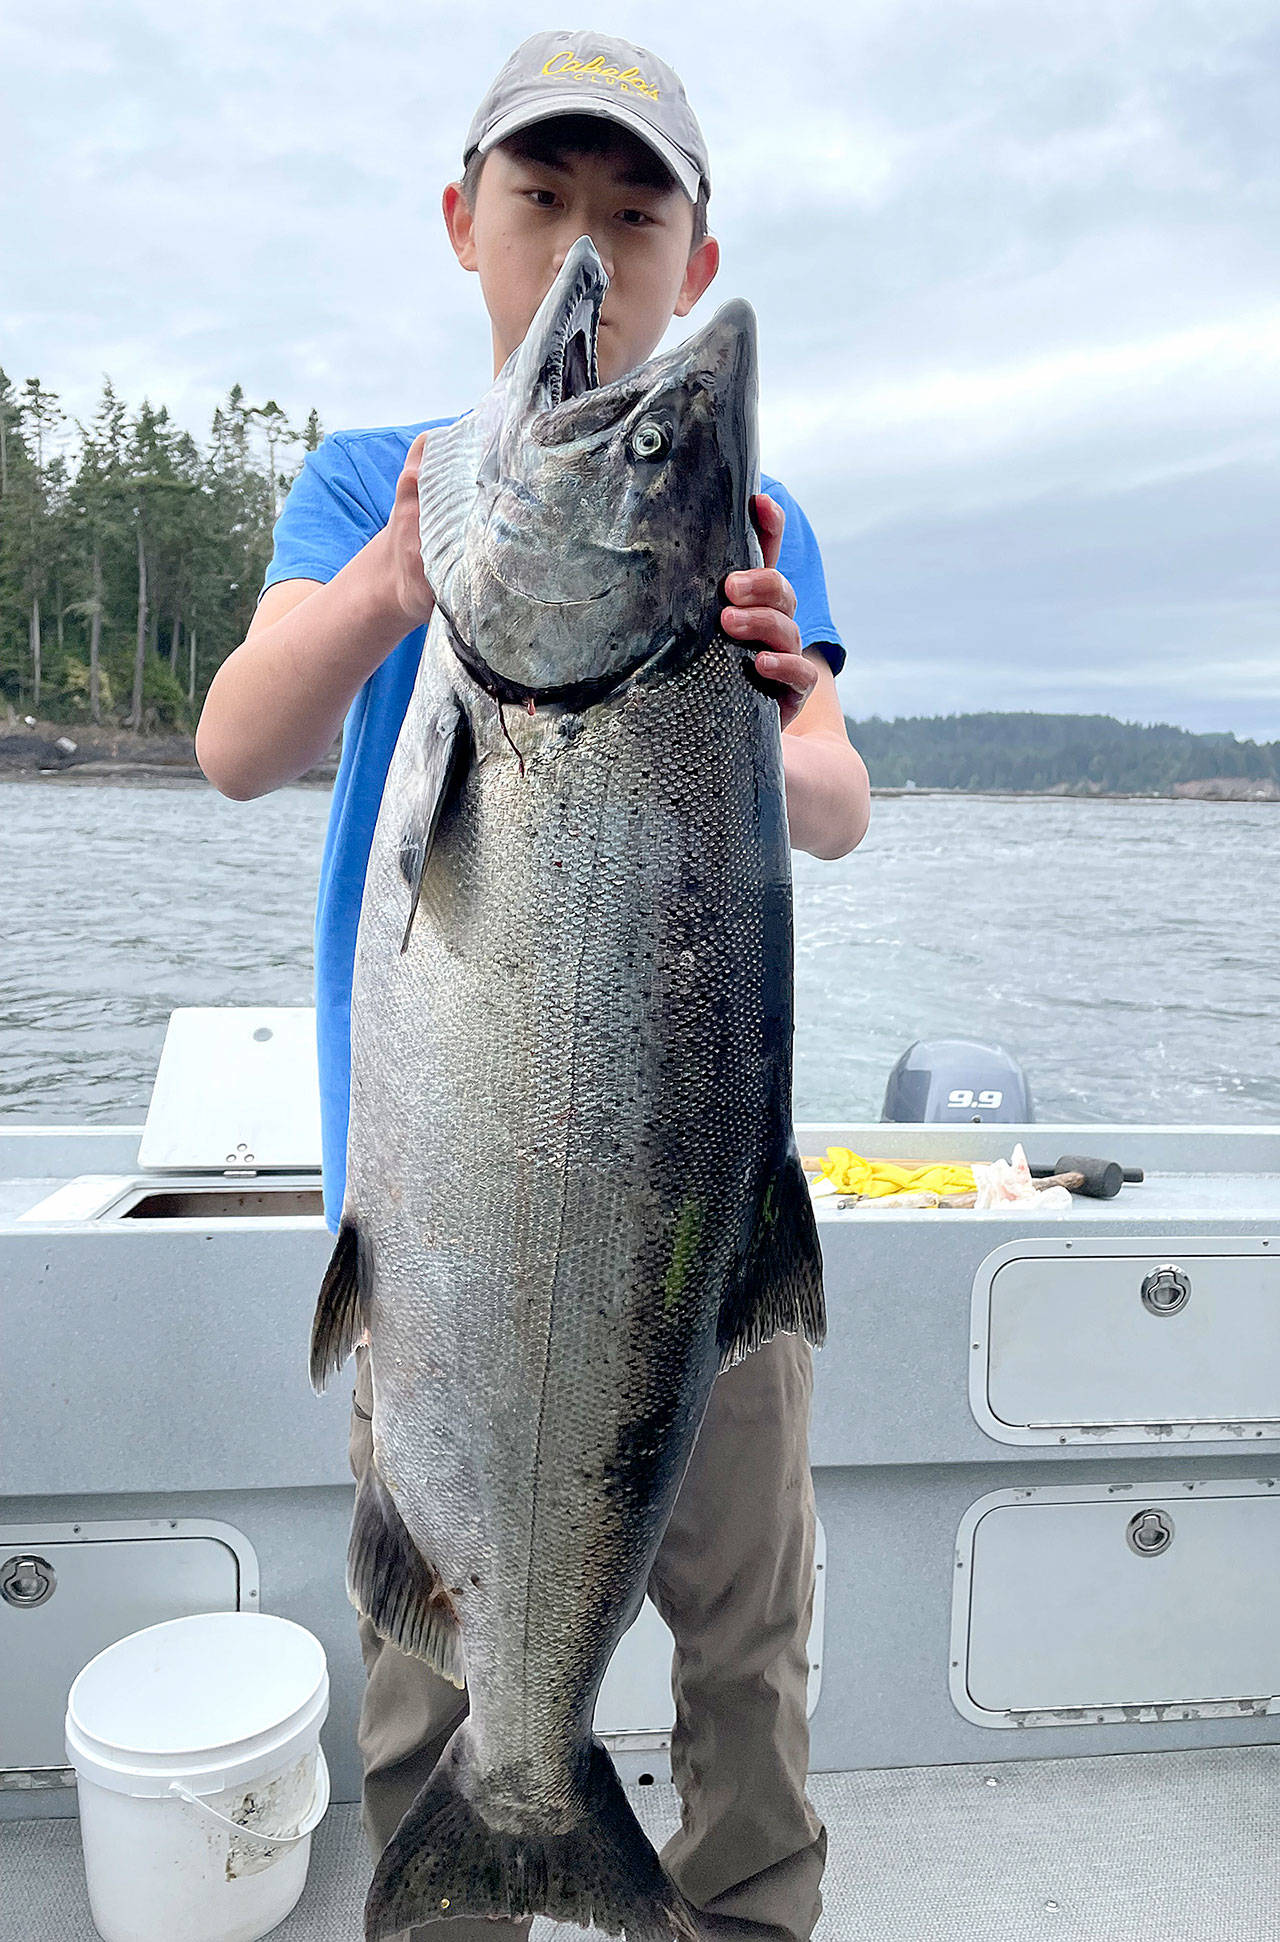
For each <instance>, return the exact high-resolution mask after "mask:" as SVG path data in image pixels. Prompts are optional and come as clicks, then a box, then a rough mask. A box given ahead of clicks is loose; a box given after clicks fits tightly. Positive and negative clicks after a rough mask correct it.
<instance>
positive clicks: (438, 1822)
mask: <svg viewBox="0 0 1280 1942" xmlns="http://www.w3.org/2000/svg"><path fill="white" fill-rule="evenodd" d="M469 1759H470V1745H469V1741H468V1737H467V1729H466V1726H465V1723H464V1725H463V1726H461V1727H460V1728H459V1729H458V1731H457V1732H456V1733H455V1734H454V1736H453V1739H452V1740H451V1741H450V1742H449V1746H448V1748H447V1749H446V1751H445V1754H444V1757H443V1758H442V1759H441V1761H440V1763H439V1765H438V1766H437V1767H436V1770H435V1772H434V1773H433V1774H432V1776H431V1778H430V1780H428V1782H427V1784H426V1786H425V1787H424V1788H423V1789H422V1791H421V1793H420V1794H419V1795H418V1797H417V1799H416V1800H415V1801H414V1803H413V1806H412V1807H411V1808H410V1809H409V1811H408V1813H407V1814H406V1815H405V1817H404V1819H403V1820H402V1821H401V1823H400V1825H399V1827H398V1828H397V1829H396V1831H395V1833H394V1835H393V1836H392V1837H391V1840H390V1842H389V1843H388V1844H387V1847H386V1848H385V1849H384V1851H383V1854H382V1858H381V1860H380V1861H379V1863H378V1866H377V1870H376V1872H375V1874H374V1877H373V1881H372V1884H371V1886H370V1888H369V1895H368V1899H367V1901H366V1902H365V1914H364V1919H365V1942H388V1938H390V1937H391V1936H394V1935H397V1934H398V1932H399V1931H400V1930H402V1929H410V1930H411V1931H412V1932H413V1933H414V1934H416V1933H417V1932H418V1927H419V1925H420V1924H425V1923H435V1922H440V1923H442V1924H445V1925H447V1924H448V1923H449V1922H451V1921H454V1920H456V1919H457V1918H458V1917H460V1916H471V1917H472V1918H473V1919H474V1918H476V1917H484V1916H506V1917H507V1918H508V1920H517V1921H518V1920H519V1919H520V1917H521V1916H523V1915H549V1916H551V1917H552V1918H553V1920H556V1921H560V1922H575V1923H577V1924H578V1925H579V1927H581V1928H589V1927H590V1926H591V1925H592V1924H593V1923H594V1925H595V1926H596V1927H597V1928H600V1929H603V1930H605V1931H606V1933H608V1934H610V1935H619V1934H621V1935H625V1936H626V1938H627V1942H697V1938H698V1936H699V1934H700V1932H701V1931H700V1930H699V1928H698V1926H697V1922H696V1917H695V1913H694V1910H693V1909H691V1908H690V1907H689V1904H688V1903H687V1902H686V1901H685V1899H684V1897H683V1896H682V1895H681V1894H680V1891H679V1890H678V1889H677V1888H676V1886H675V1884H674V1883H673V1882H672V1881H671V1879H670V1877H669V1876H668V1875H667V1874H666V1872H665V1871H664V1869H663V1866H662V1863H661V1862H660V1861H659V1860H658V1857H657V1855H656V1854H655V1853H654V1851H653V1849H652V1847H651V1846H650V1845H649V1840H648V1837H647V1836H646V1834H645V1832H644V1829H643V1828H642V1827H641V1825H640V1823H639V1821H638V1820H637V1819H636V1817H635V1814H634V1813H633V1812H632V1809H631V1805H630V1803H629V1802H628V1800H627V1796H626V1794H625V1793H624V1791H623V1787H622V1782H621V1781H620V1780H619V1779H618V1776H617V1774H616V1773H615V1772H614V1769H613V1763H612V1762H611V1760H610V1759H609V1756H608V1754H607V1753H606V1752H605V1750H604V1748H603V1747H602V1746H601V1745H600V1743H599V1741H598V1740H592V1741H591V1742H590V1745H589V1748H588V1749H587V1751H586V1758H585V1760H584V1762H583V1767H582V1772H581V1779H580V1782H579V1789H578V1790H575V1791H580V1798H579V1799H577V1800H575V1801H573V1802H572V1804H571V1805H570V1804H569V1803H566V1806H565V1808H564V1809H562V1810H561V1812H560V1814H559V1815H558V1817H557V1818H558V1819H559V1820H560V1821H561V1825H560V1826H559V1827H556V1828H547V1829H546V1830H544V1831H540V1830H539V1829H537V1828H536V1827H532V1826H530V1827H527V1828H523V1829H513V1828H510V1827H492V1826H490V1825H489V1823H488V1822H487V1821H486V1820H485V1818H484V1816H483V1814H482V1813H481V1811H480V1809H479V1807H478V1806H477V1804H476V1803H475V1802H474V1801H473V1800H472V1799H470V1798H469V1797H468V1794H467V1791H466V1788H467V1784H468V1781H469V1779H470V1774H469V1771H468V1763H469ZM574 1808H577V1809H579V1810H580V1814H579V1816H577V1817H575V1818H574V1819H573V1822H572V1825H571V1826H569V1827H567V1828H566V1827H564V1826H563V1819H564V1817H565V1814H566V1812H572V1810H573V1809H574ZM448 1936H449V1929H448V1927H447V1926H443V1927H442V1929H441V1942H448Z"/></svg>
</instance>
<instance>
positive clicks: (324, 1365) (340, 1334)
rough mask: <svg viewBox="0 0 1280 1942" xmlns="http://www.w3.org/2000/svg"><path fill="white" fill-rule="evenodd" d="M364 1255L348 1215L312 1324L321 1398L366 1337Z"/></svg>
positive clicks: (314, 1381)
mask: <svg viewBox="0 0 1280 1942" xmlns="http://www.w3.org/2000/svg"><path fill="white" fill-rule="evenodd" d="M361 1253H362V1249H361V1244H360V1235H359V1231H358V1229H357V1227H356V1223H355V1222H354V1221H353V1220H351V1219H349V1218H348V1217H347V1216H346V1215H345V1214H344V1215H343V1218H342V1223H341V1225H340V1227H339V1229H338V1238H337V1241H336V1243H335V1245H334V1250H333V1253H332V1255H331V1256H330V1259H329V1265H328V1267H327V1268H326V1270H325V1276H324V1280H323V1281H322V1282H321V1284H320V1294H319V1297H318V1299H317V1301H316V1312H315V1319H314V1321H313V1322H312V1324H311V1387H312V1388H313V1389H314V1390H315V1392H316V1394H317V1395H319V1394H320V1392H321V1390H322V1389H323V1388H324V1386H325V1383H326V1382H327V1381H328V1380H329V1377H330V1376H332V1375H336V1374H337V1372H338V1370H339V1369H340V1368H341V1367H342V1365H343V1363H344V1362H345V1361H346V1359H347V1357H348V1356H349V1355H350V1354H351V1352H352V1350H353V1349H354V1348H355V1346H356V1343H357V1342H358V1341H359V1340H360V1338H361V1336H362V1335H363V1334H364V1330H365V1322H366V1319H367V1317H366V1315H365V1287H366V1286H367V1274H366V1273H364V1272H363V1271H362V1266H361Z"/></svg>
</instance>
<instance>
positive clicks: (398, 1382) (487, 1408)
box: [312, 238, 823, 1942]
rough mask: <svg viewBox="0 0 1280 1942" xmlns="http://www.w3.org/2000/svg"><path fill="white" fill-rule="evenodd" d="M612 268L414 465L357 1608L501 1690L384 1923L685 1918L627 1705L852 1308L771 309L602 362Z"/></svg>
mask: <svg viewBox="0 0 1280 1942" xmlns="http://www.w3.org/2000/svg"><path fill="white" fill-rule="evenodd" d="M605 288H606V279H605V276H604V272H603V270H602V268H601V266H600V263H599V260H598V258H597V257H596V254H595V252H594V250H593V249H592V246H591V244H590V242H589V241H588V240H587V239H586V238H583V239H581V241H580V242H579V243H577V244H576V245H575V246H574V249H573V251H572V252H571V253H570V255H569V257H568V259H567V260H566V262H565V265H564V267H563V270H562V271H561V273H560V276H559V277H558V278H557V280H556V283H555V285H554V287H553V289H552V290H551V291H550V293H549V295H548V297H547V299H546V301H545V303H544V304H543V306H542V309H541V310H540V311H539V313H538V316H537V318H536V319H535V320H534V323H533V325H532V326H531V328H530V331H529V333H528V336H527V337H526V339H525V342H524V344H523V345H522V347H521V349H520V350H519V351H518V352H517V353H516V354H515V356H514V357H513V358H512V359H511V361H510V362H509V363H508V365H507V366H506V367H505V368H504V370H503V372H502V374H501V375H500V377H499V379H498V381H497V382H496V384H495V386H494V389H493V391H492V392H491V393H490V394H489V395H488V397H487V398H486V399H485V400H484V401H483V403H482V404H481V405H480V406H479V407H478V408H477V410H476V411H475V412H473V413H471V414H468V416H467V417H466V418H464V419H462V420H460V421H459V422H458V423H457V424H456V425H455V426H453V427H451V428H449V429H448V430H447V431H443V432H441V433H437V434H430V435H429V436H428V441H427V447H426V451H425V454H424V459H423V467H422V474H421V479H420V487H419V496H420V506H421V523H422V541H423V559H424V564H425V567H426V571H427V575H428V578H429V580H430V582H431V584H432V587H433V588H434V590H435V592H436V596H437V609H436V614H435V617H434V618H433V620H432V623H431V628H430V630H429V634H428V638H427V644H426V648H425V650H424V654H423V659H422V665H421V668H420V671H419V675H418V680H417V685H416V687H415V690H414V695H413V698H412V701H411V703H410V706H409V710H408V713H407V715H406V719H405V723H404V727H403V730H402V732H401V735H400V739H399V742H398V744H397V747H396V752H395V755H394V758H393V760H392V764H391V768H390V772H389V775H388V778H387V784H386V789H385V792H384V796H383V801H382V808H381V812H380V815H379V820H378V826H377V831H376V834H375V838H374V842H373V846H372V851H371V854H370V859H369V869H368V875H367V879H366V884H365V891H364V900H363V904H362V908H361V917H360V930H359V939H358V944H357V953H356V966H355V977H354V984H353V996H352V1041H351V1121H350V1136H349V1148H348V1179H347V1200H346V1206H345V1209H344V1216H343V1226H342V1231H341V1234H340V1236H339V1240H338V1244H337V1247H336V1249H335V1253H334V1259H333V1262H332V1264H331V1266H330V1269H329V1273H328V1275H327V1277H326V1280H325V1285H324V1288H323V1289H322V1291H321V1296H320V1302H319V1306H318V1309H317V1315H316V1324H315V1330H314V1333H313V1344H312V1374H313V1380H314V1381H315V1382H316V1384H317V1386H319V1385H320V1384H321V1383H322V1382H323V1380H324V1379H325V1377H326V1375H327V1374H328V1373H329V1372H331V1371H332V1370H333V1369H335V1368H336V1367H338V1366H339V1365H340V1363H341V1361H342V1360H343V1359H344V1357H345V1356H346V1354H347V1353H348V1352H349V1351H350V1348H351V1347H352V1345H353V1343H354V1342H355V1341H356V1340H357V1339H359V1338H360V1337H361V1335H362V1334H364V1333H365V1332H367V1337H368V1342H369V1353H370V1362H371V1369H372V1378H373V1392H374V1406H373V1437H374V1460H373V1465H372V1467H371V1469H370V1472H369V1474H368V1476H367V1478H366V1480H365V1482H364V1484H363V1485H362V1487H361V1489H360V1492H359V1494H358V1498H357V1504H356V1512H355V1516H354V1519H353V1525H352V1541H351V1550H350V1556H349V1564H348V1573H349V1588H350V1592H351V1596H352V1598H353V1601H354V1602H355V1603H356V1604H357V1606H358V1607H359V1609H361V1610H362V1611H364V1612H366V1613H367V1614H368V1615H369V1616H370V1617H371V1618H372V1620H373V1622H374V1624H375V1625H376V1626H377V1627H378V1629H379V1631H380V1632H382V1633H383V1635H384V1636H386V1637H388V1638H390V1639H393V1640H394V1641H395V1642H396V1643H397V1644H398V1645H399V1646H400V1647H401V1648H402V1649H403V1650H406V1651H410V1652H413V1653H416V1654H418V1655H419V1656H420V1657H422V1658H424V1659H425V1660H427V1661H428V1662H429V1663H430V1664H432V1665H433V1666H434V1667H436V1669H437V1670H439V1671H441V1672H442V1673H443V1674H444V1675H445V1676H446V1677H448V1678H451V1679H453V1680H454V1681H455V1683H457V1684H461V1683H462V1682H463V1679H464V1677H465V1680H466V1684H467V1689H468V1694H469V1700H470V1710H469V1714H468V1717H467V1719H466V1720H465V1721H464V1723H463V1725H462V1726H460V1727H459V1729H458V1731H457V1732H456V1733H455V1735H454V1737H453V1739H452V1740H451V1742H450V1744H449V1746H448V1748H447V1749H446V1751H445V1754H444V1755H443V1757H442V1759H441V1762H440V1764H439V1766H438V1767H437V1769H436V1772H435V1773H434V1774H433V1776H432V1778H431V1779H430V1780H429V1781H428V1783H427V1784H426V1786H425V1787H424V1788H423V1790H422V1792H421V1793H420V1794H419V1796H418V1798H417V1800H416V1801H415V1802H414V1804H413V1806H412V1807H411V1808H410V1810H409V1812H408V1813H407V1814H406V1816H405V1818H404V1820H403V1821H402V1823H401V1826H400V1828H399V1829H398V1831H397V1833H396V1835H395V1836H394V1838H393V1839H392V1841H391V1843H390V1844H389V1846H388V1848H387V1849H386V1851H385V1853H384V1854H383V1856H382V1859H381V1861H380V1863H379V1865H378V1868H377V1870H376V1873H375V1876H374V1880H373V1883H372V1886H371V1888H370V1891H369V1899H368V1903H367V1907H366V1934H367V1937H368V1939H369V1942H380V1939H381V1938H383V1937H388V1936H391V1935H393V1934H395V1933H396V1932H397V1931H398V1930H400V1929H402V1928H407V1927H409V1926H411V1925H413V1924H421V1923H426V1922H430V1921H433V1920H447V1919H451V1918H453V1917H455V1916H461V1915H472V1916H476V1915H505V1916H518V1915H522V1914H525V1913H544V1914H548V1915H552V1916H554V1917H556V1918H558V1919H561V1920H568V1921H576V1922H579V1923H584V1924H586V1923H590V1922H595V1923H596V1924H597V1925H598V1926H599V1927H601V1928H604V1929H606V1930H609V1931H610V1932H613V1933H618V1932H623V1933H625V1934H626V1936H627V1937H629V1938H630V1939H631V1942H667V1938H671V1937H685V1936H692V1935H694V1934H696V1928H695V1926H694V1920H693V1915H692V1911H690V1910H689V1909H688V1907H687V1906H686V1905H685V1904H684V1903H683V1901H682V1898H681V1897H680V1895H679V1894H678V1892H677V1891H676V1890H675V1888H674V1886H673V1885H672V1884H671V1883H670V1881H669V1880H668V1878H667V1877H666V1876H665V1874H664V1872H663V1870H662V1868H661V1866H660V1864H659V1862H658V1860H657V1857H656V1856H655V1854H654V1853H653V1850H652V1848H651V1847H650V1845H649V1843H648V1841H647V1839H646V1837H645V1836H644V1834H643V1832H642V1831H641V1829H640V1827H639V1824H638V1823H637V1821H636V1820H635V1817H634V1815H633V1814H632V1811H631V1809H630V1806H629V1805H628V1803H627V1800H626V1796H625V1793H624V1792H623V1789H622V1788H621V1785H620V1784H619V1782H618V1779H617V1776H616V1774H615V1773H614V1770H613V1767H612V1765H611V1763H610V1761H609V1759H608V1756H607V1754H606V1753H605V1751H604V1749H603V1747H602V1746H601V1745H600V1744H599V1742H598V1741H596V1740H595V1739H594V1738H593V1737H592V1732H591V1723H592V1714H593V1709H594V1705H595V1698H596V1694H597V1692H598V1689H599V1686H600V1682H601V1679H602V1678H603V1675H604V1672H605V1668H606V1666H607V1664H608V1661H609V1658H610V1656H611V1654H612V1652H613V1649H614V1647H615V1646H616V1644H617V1641H618V1639H619V1638H620V1637H621V1635H622V1633H623V1631H624V1630H625V1629H626V1627H627V1625H628V1624H629V1623H630V1621H631V1619H632V1618H633V1617H634V1615H635V1613H636V1611H637V1610H638V1608H639V1604H640V1601H641V1599H642V1597H643V1593H644V1586H645V1582H646V1580H647V1577H648V1574H649V1570H650V1567H651V1565H652V1562H653V1559H654V1556H655V1553H656V1551H657V1547H658V1545H659V1542H660V1540H661V1536H662V1532H663V1529H664V1527H665V1525H666V1522H667V1519H668V1517H669V1515H670V1511H671V1507H672V1504H673V1502H674V1499H675V1494H676V1491H677V1490H678V1488H679V1484H680V1481H681V1478H682V1476H683V1473H684V1470H685V1468H686V1465H687V1463H688V1459H689V1455H690V1452H691V1450H692V1447H693V1442H694V1439H695V1437H696V1434H697V1430H698V1426H699V1423H700V1422H701V1419H702V1415H703V1412H704V1409H705V1407H706V1402H707V1398H708V1395H709V1392H710V1387H711V1383H712V1381H713V1380H714V1378H715V1376H716V1374H717V1372H718V1370H719V1369H720V1368H721V1367H723V1366H727V1365H728V1364H729V1363H731V1362H733V1361H735V1360H738V1359H740V1358H741V1356H742V1355H744V1354H746V1353H749V1352H750V1350H751V1349H752V1348H754V1347H756V1346H758V1345H759V1344H760V1343H761V1342H763V1341H765V1340H767V1339H768V1338H769V1337H770V1336H771V1335H773V1334H774V1333H776V1332H777V1331H778V1330H779V1329H799V1330H803V1331H804V1332H805V1333H806V1334H807V1335H808V1336H809V1338H810V1339H811V1340H813V1341H815V1342H816V1341H819V1340H820V1339H821V1336H822V1331H823V1304H822V1290H821V1263H820V1256H819V1250H818V1243H817V1235H816V1230H815V1227H814V1222H813V1216H812V1211H811V1207H810V1203H809V1197H808V1192H807V1189H806V1186H805V1183H804V1180H803V1176H802V1174H801V1171H800V1165H799V1160H798V1157H797V1154H796V1150H795V1144H794V1139H793V1135H792V1129H791V1118H790V1093H791V889H790V855H789V849H788V842H787V828H786V812H785V805H784V797H783V783H782V766H781V748H780V739H779V731H778V711H777V707H776V704H775V702H774V701H773V700H772V699H771V698H770V697H769V696H768V695H767V694H765V693H762V692H761V691H760V689H759V687H758V685H756V684H753V681H752V680H751V679H750V678H746V677H748V676H749V674H750V673H751V672H752V670H751V669H750V667H749V663H748V662H747V660H746V657H745V656H744V652H743V649H742V648H741V646H738V645H735V644H734V643H732V642H730V641H729V640H728V639H727V638H726V637H725V636H724V635H723V634H722V633H721V632H720V630H719V627H718V624H717V622H718V612H719V606H720V601H721V597H720V584H721V582H722V580H723V577H724V574H725V573H726V572H727V571H729V570H731V569H732V568H734V567H738V566H741V565H744V564H749V563H751V561H752V560H753V559H754V560H755V561H757V562H758V560H759V557H760V556H759V551H758V548H757V547H756V543H755V539H754V535H753V533H752V530H751V526H750V521H749V513H748V506H749V497H750V493H751V492H752V491H753V490H754V489H755V486H756V478H757V474H756V460H755V417H754V410H755V370H756V366H755V338H754V319H753V318H752V316H751V313H750V311H749V309H748V308H747V306H745V305H743V304H732V305H728V306H726V307H725V308H724V309H722V310H721V311H720V312H719V313H718V314H717V316H716V317H715V318H714V319H713V321H712V322H711V324H710V325H708V326H707V327H706V329H705V330H703V331H702V332H700V333H699V334H698V335H697V336H695V337H693V338H691V339H689V340H687V341H686V342H685V343H684V344H682V345H681V346H679V348H678V349H677V350H676V351H674V352H671V353H669V354H667V355H666V356H664V357H661V358H657V359H654V360H653V361H652V362H651V363H649V364H647V365H645V366H643V367H641V369H640V370H638V371H636V372H633V373H631V374H629V375H628V376H627V377H625V378H623V379H620V380H619V381H618V382H617V383H615V384H612V385H609V386H604V387H600V386H598V385H597V384H596V371H595V331H596V325H597V322H598V318H599V310H600V305H601V302H602V300H603V296H604V291H605ZM530 704H532V707H530Z"/></svg>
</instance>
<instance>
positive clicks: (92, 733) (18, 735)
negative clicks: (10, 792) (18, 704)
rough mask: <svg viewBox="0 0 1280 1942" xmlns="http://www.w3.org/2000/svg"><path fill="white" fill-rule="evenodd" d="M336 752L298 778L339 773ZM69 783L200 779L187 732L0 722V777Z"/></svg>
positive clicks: (321, 779) (322, 778)
mask: <svg viewBox="0 0 1280 1942" xmlns="http://www.w3.org/2000/svg"><path fill="white" fill-rule="evenodd" d="M337 769H338V760H337V755H336V753H335V754H334V755H333V756H332V757H331V758H330V759H329V760H328V761H325V762H322V763H320V764H319V765H318V766H317V767H316V768H314V769H309V770H308V771H307V773H306V775H304V776H302V777H301V778H300V780H301V781H302V782H304V783H309V784H317V785H320V786H327V785H328V784H329V783H331V782H332V781H333V778H334V776H335V775H336V773H337ZM6 778H10V779H12V778H22V779H25V780H28V781H29V780H32V779H35V778H39V779H41V780H45V779H50V780H58V781H70V782H148V781H152V782H181V781H190V782H203V781H204V776H203V774H202V773H201V770H200V765H199V763H198V762H197V761H196V750H195V742H194V741H193V739H192V737H191V736H190V735H186V734H182V733H180V732H178V731H172V732H169V733H165V734H153V735H140V734H136V733H134V732H133V731H132V730H131V729H127V728H116V727H114V726H113V727H101V728H97V727H94V726H93V724H92V723H90V722H72V723H63V722H48V721H35V720H32V719H31V718H30V717H18V718H11V719H10V720H9V721H8V722H7V723H6V722H0V780H4V779H6Z"/></svg>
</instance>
